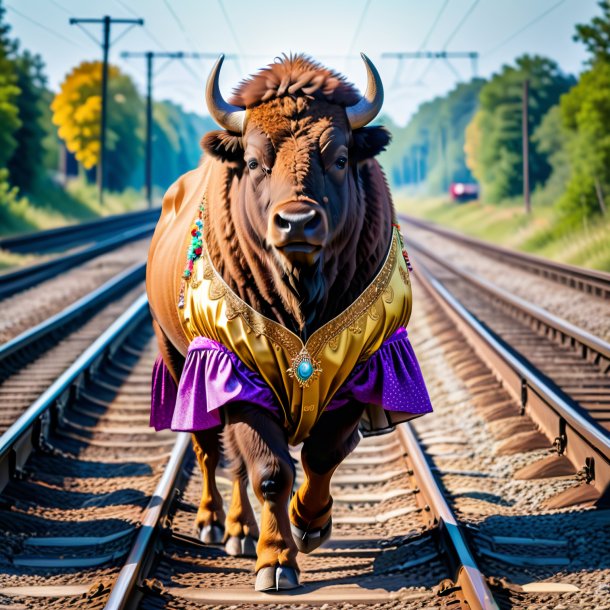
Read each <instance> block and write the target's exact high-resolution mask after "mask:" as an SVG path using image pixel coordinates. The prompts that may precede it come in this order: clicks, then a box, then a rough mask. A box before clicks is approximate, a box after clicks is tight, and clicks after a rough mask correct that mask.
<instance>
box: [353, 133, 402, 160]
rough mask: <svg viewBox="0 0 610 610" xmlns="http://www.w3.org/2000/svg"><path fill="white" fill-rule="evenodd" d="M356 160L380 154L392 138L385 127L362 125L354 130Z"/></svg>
mask: <svg viewBox="0 0 610 610" xmlns="http://www.w3.org/2000/svg"><path fill="white" fill-rule="evenodd" d="M352 137H353V138H354V156H355V157H356V161H364V160H365V159H370V158H371V157H374V156H375V155H378V154H379V153H380V152H381V151H382V150H385V147H386V146H387V145H388V143H389V141H390V140H391V139H392V136H391V135H390V132H389V131H388V130H387V129H386V128H385V127H361V128H360V129H356V130H354V131H353V132H352Z"/></svg>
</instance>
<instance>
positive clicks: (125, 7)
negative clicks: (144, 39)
mask: <svg viewBox="0 0 610 610" xmlns="http://www.w3.org/2000/svg"><path fill="white" fill-rule="evenodd" d="M114 2H115V4H117V5H118V6H120V7H121V8H122V9H123V10H124V11H125V12H127V13H129V14H130V15H131V16H132V17H140V15H139V14H138V13H136V11H134V10H133V9H132V8H131V7H130V6H129V4H127V2H125V1H124V0H114ZM142 32H144V34H145V35H146V36H148V38H150V40H151V41H152V42H154V43H155V44H156V45H157V46H158V47H159V48H160V49H161V50H162V51H167V49H166V48H165V46H164V45H163V43H162V42H161V41H160V40H159V39H158V38H157V37H156V36H155V35H154V34H153V33H152V32H151V31H150V29H149V28H148V26H146V25H145V26H144V27H143V28H142Z"/></svg>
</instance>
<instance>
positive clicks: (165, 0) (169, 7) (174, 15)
mask: <svg viewBox="0 0 610 610" xmlns="http://www.w3.org/2000/svg"><path fill="white" fill-rule="evenodd" d="M163 4H165V7H166V8H167V10H168V11H169V13H170V14H171V16H172V18H173V19H174V21H175V22H176V25H177V26H178V28H179V29H180V31H181V32H182V34H183V35H184V39H185V40H186V42H187V43H188V44H190V45H191V46H192V47H193V48H194V49H196V50H197V51H201V49H199V47H198V46H197V45H196V44H195V43H194V42H193V40H192V39H191V37H190V36H189V33H188V31H187V29H186V28H185V27H184V23H182V20H181V19H180V17H178V14H177V13H176V11H175V10H174V9H173V8H172V5H171V4H170V3H169V1H168V0H163Z"/></svg>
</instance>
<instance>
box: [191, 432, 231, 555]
mask: <svg viewBox="0 0 610 610" xmlns="http://www.w3.org/2000/svg"><path fill="white" fill-rule="evenodd" d="M220 433H221V428H220V427H218V428H211V429H210V430H202V431H200V432H194V433H193V447H194V449H195V455H196V456H197V463H198V464H199V468H200V469H201V474H202V476H203V490H202V493H201V502H200V504H199V509H198V510H197V518H196V525H197V531H198V532H199V538H200V539H201V541H202V542H205V543H206V544H210V543H220V542H222V540H223V538H224V521H225V512H224V510H223V509H222V496H221V495H220V492H219V491H218V487H217V486H216V467H217V466H218V462H219V460H220V451H221V450H220Z"/></svg>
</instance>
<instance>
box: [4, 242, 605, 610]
mask: <svg viewBox="0 0 610 610" xmlns="http://www.w3.org/2000/svg"><path fill="white" fill-rule="evenodd" d="M416 254H419V256H418V258H417V259H416V262H417V263H418V265H417V273H416V277H417V278H418V280H417V282H416V286H415V288H416V302H417V307H416V310H415V316H414V320H413V324H412V328H411V331H410V332H411V333H412V341H413V343H414V346H415V349H416V351H417V353H418V355H419V357H420V361H421V364H422V368H423V370H424V374H425V377H426V379H427V383H428V385H429V388H430V391H431V395H432V397H433V404H434V406H435V411H436V414H435V415H433V416H428V417H426V418H422V419H421V420H416V422H415V424H414V430H415V432H414V431H413V429H412V428H409V427H406V426H405V427H400V428H399V429H398V430H397V431H396V432H394V433H393V434H391V435H386V436H382V437H376V438H370V439H365V440H364V441H363V442H362V443H361V444H360V446H359V447H358V449H357V450H356V452H355V453H354V454H353V455H352V456H350V458H348V459H347V460H346V461H345V463H344V464H343V465H342V467H341V468H340V470H338V472H337V474H336V476H335V479H334V485H333V495H334V497H335V507H336V509H335V528H334V534H333V540H332V542H331V543H330V544H329V545H328V546H327V547H326V548H323V549H320V550H318V551H316V552H315V553H314V554H312V555H311V556H307V557H305V558H303V557H300V564H301V568H302V569H303V572H304V573H303V578H302V580H303V582H304V583H305V584H304V587H303V588H301V589H299V590H297V591H295V592H291V593H290V594H279V595H272V596H271V595H265V594H257V593H255V592H254V591H253V588H252V585H253V576H252V567H253V564H254V562H253V560H252V559H247V558H234V557H228V556H226V555H225V554H224V552H223V550H222V548H221V547H214V546H204V545H202V544H201V543H200V542H199V541H198V539H197V537H196V535H195V532H194V530H193V527H194V526H193V520H194V512H196V506H197V504H198V501H199V493H200V488H201V479H200V475H199V472H198V469H197V468H196V466H195V463H194V460H193V455H192V451H191V449H190V442H189V439H188V436H187V435H174V434H172V433H162V434H159V433H154V432H152V430H151V429H149V428H148V427H147V417H148V409H149V374H150V370H151V368H152V361H153V359H154V355H155V353H156V349H155V345H154V341H153V340H152V337H151V330H150V326H149V321H148V319H147V313H146V304H145V300H144V298H143V297H142V298H140V299H138V301H137V302H136V303H135V304H134V305H133V306H132V307H131V308H129V310H128V311H127V312H126V313H125V314H124V315H123V316H121V318H120V319H119V320H117V321H116V322H115V323H114V324H113V325H112V327H111V329H109V331H108V332H106V333H103V335H102V336H100V337H99V340H98V341H96V344H94V345H93V346H91V347H90V348H88V349H87V351H86V353H85V354H83V357H82V358H79V360H78V361H77V362H75V363H74V364H73V365H72V366H71V367H70V369H69V371H67V372H66V373H65V374H64V375H62V377H61V378H60V379H58V380H57V382H56V383H55V384H53V386H52V387H51V388H50V389H49V390H48V391H47V392H45V394H44V396H41V397H40V399H39V400H37V401H36V403H35V405H32V408H31V409H29V410H28V411H27V412H26V413H25V414H24V415H23V416H22V417H21V418H20V420H19V421H18V422H17V423H16V424H15V425H14V426H12V427H11V429H10V430H9V431H8V432H6V433H5V434H4V435H3V436H2V438H1V439H0V488H2V489H3V491H2V494H1V496H0V523H2V526H0V538H1V540H0V548H1V549H3V550H2V551H0V567H1V568H2V569H0V572H2V574H3V575H2V576H0V605H2V604H6V605H7V606H9V607H10V606H11V605H14V606H18V607H22V608H65V607H79V608H104V607H106V608H113V609H114V608H135V607H138V608H144V609H149V608H196V607H208V608H212V607H213V608H225V607H226V608H228V607H235V606H238V607H240V608H259V607H261V606H263V605H264V606H265V607H268V608H269V607H271V608H276V607H277V608H280V607H287V606H290V607H291V608H309V607H312V606H322V607H324V606H325V604H326V605H327V606H332V607H346V608H347V607H350V608H352V607H362V608H365V607H374V608H425V607H428V608H429V607H434V608H443V607H447V608H454V607H460V608H479V607H480V608H495V607H500V608H532V607H544V605H545V604H547V605H548V607H555V605H556V603H557V602H558V600H559V601H561V602H562V603H563V602H564V601H565V602H566V603H567V604H568V605H567V606H565V607H571V606H570V605H569V604H570V603H572V602H574V603H579V604H584V606H582V607H591V608H595V607H603V604H604V603H605V602H606V601H608V591H607V590H606V589H604V588H603V587H602V586H601V585H599V583H603V582H604V581H607V579H608V577H609V576H610V567H609V566H610V557H608V555H607V551H604V550H603V549H601V548H598V547H599V536H600V535H601V536H604V535H605V534H604V533H608V530H609V529H610V518H609V514H608V511H607V510H603V509H602V508H601V506H602V505H603V504H604V502H605V501H606V500H607V492H608V485H607V484H608V455H609V453H610V452H609V451H608V436H607V434H606V433H605V431H603V429H602V428H601V427H600V426H599V425H597V423H596V422H595V421H593V420H591V419H590V418H588V417H585V416H584V415H583V414H582V413H579V412H578V411H576V410H575V404H574V400H573V399H570V397H569V396H567V397H566V395H565V392H562V391H561V389H560V388H558V387H557V386H556V385H555V384H553V383H552V382H551V380H550V379H549V378H548V376H547V375H544V374H542V375H541V374H540V371H536V370H535V369H534V367H532V366H531V363H528V362H526V360H525V359H524V358H523V357H519V356H518V355H516V354H515V351H514V349H512V348H511V347H510V346H508V345H507V343H506V341H503V340H502V339H501V338H499V337H498V336H497V335H496V333H494V332H493V331H492V330H490V328H489V327H488V326H487V325H486V324H484V323H483V324H482V323H481V321H480V320H478V319H477V316H474V315H472V313H471V312H468V310H467V308H466V307H465V304H464V303H461V302H459V299H457V298H456V297H455V295H451V294H450V291H449V290H448V289H447V287H446V286H443V285H442V282H441V281H439V279H437V278H434V277H433V276H432V274H431V273H430V272H429V271H428V270H427V269H426V266H425V265H423V264H422V263H423V262H424V261H423V252H421V251H420V252H419V253H417V252H416ZM420 258H421V260H420ZM435 264H436V265H438V263H435ZM429 266H430V267H433V268H434V264H430V265H429ZM436 269H437V268H434V270H435V271H436ZM448 271H449V270H448V269H447V268H446V267H441V275H442V274H445V275H444V276H443V277H441V279H442V280H443V282H444V283H446V284H451V280H450V277H451V276H449V275H448ZM461 281H462V280H461V279H460V282H461ZM460 282H455V281H454V284H456V283H460ZM453 287H454V286H453ZM424 294H425V295H427V296H425V297H424ZM532 334H533V333H532V331H531V329H528V330H527V333H525V335H524V336H527V335H530V336H531V335H532ZM580 349H581V351H582V345H581V346H580ZM585 355H586V356H588V357H589V358H590V359H592V360H594V361H593V362H589V364H590V365H591V366H593V367H595V370H596V371H597V372H600V374H605V373H603V372H602V369H603V360H601V359H597V360H596V361H595V359H596V357H594V356H593V351H590V352H587V351H585ZM578 359H579V362H581V363H582V362H586V361H587V360H586V358H582V357H581V356H578ZM600 363H601V364H600ZM92 365H93V366H92ZM91 366H92V368H90V367H91ZM606 373H607V371H606ZM566 398H567V399H568V400H566ZM562 401H563V402H562ZM576 406H578V405H576ZM555 438H558V439H559V442H556V443H553V441H554V440H555ZM515 439H517V440H515ZM295 455H296V454H295ZM430 467H431V469H432V471H433V472H434V474H435V476H434V477H433V476H431V474H430ZM437 482H440V486H439V485H438V484H437ZM220 483H221V486H222V489H223V493H225V494H227V493H228V492H229V490H230V484H229V481H228V479H226V478H225V479H223V477H222V476H221V477H220ZM574 502H580V503H581V505H580V506H579V507H578V508H575V509H571V510H569V511H566V510H557V506H561V505H565V504H566V503H567V504H573V503H574ZM253 504H254V505H256V504H257V502H256V501H254V502H253ZM585 506H589V508H588V509H585V508H584V507H585ZM592 506H598V508H591V507H592ZM477 566H480V568H481V569H479V568H478V567H477Z"/></svg>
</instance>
